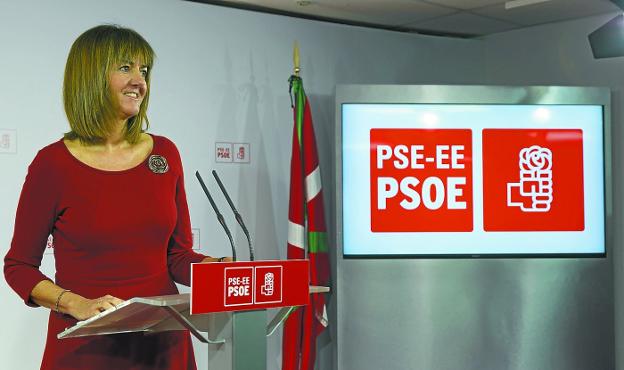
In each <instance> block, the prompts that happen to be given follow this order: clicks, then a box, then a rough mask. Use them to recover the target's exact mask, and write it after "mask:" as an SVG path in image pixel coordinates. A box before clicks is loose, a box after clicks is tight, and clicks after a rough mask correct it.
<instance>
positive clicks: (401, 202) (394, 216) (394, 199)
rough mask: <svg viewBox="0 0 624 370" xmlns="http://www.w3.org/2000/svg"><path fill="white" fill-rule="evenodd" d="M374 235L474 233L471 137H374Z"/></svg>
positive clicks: (418, 132) (383, 133)
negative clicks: (442, 232) (378, 233)
mask: <svg viewBox="0 0 624 370" xmlns="http://www.w3.org/2000/svg"><path fill="white" fill-rule="evenodd" d="M370 172H371V177H370V179H371V180H370V181H371V183H370V186H371V230H372V231H373V232H427V231H431V232H435V231H472V229H473V214H472V208H473V205H472V202H473V201H472V132H471V130H468V129H372V130H371V131H370Z"/></svg>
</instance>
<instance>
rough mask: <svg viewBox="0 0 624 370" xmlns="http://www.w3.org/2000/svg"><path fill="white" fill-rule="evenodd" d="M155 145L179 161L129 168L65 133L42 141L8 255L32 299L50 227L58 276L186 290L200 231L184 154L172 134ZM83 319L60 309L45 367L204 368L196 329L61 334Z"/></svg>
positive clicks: (125, 291)
mask: <svg viewBox="0 0 624 370" xmlns="http://www.w3.org/2000/svg"><path fill="white" fill-rule="evenodd" d="M152 137H153V139H154V148H153V151H152V154H156V155H161V156H162V157H164V158H165V159H166V161H167V163H168V165H169V170H168V171H167V172H166V173H162V174H158V173H154V172H152V171H151V170H150V168H149V167H148V163H147V160H146V161H144V162H143V163H141V164H140V165H138V166H136V167H134V168H131V169H128V170H125V171H103V170H98V169H95V168H92V167H89V166H88V165H86V164H84V163H82V162H80V161H79V160H78V159H76V158H75V157H74V156H73V155H72V154H71V153H70V152H69V150H68V149H67V147H66V146H65V144H64V143H63V141H62V140H60V141H58V142H56V143H53V144H51V145H49V146H47V147H45V148H43V149H42V150H40V151H39V153H38V154H37V156H36V157H35V159H34V160H33V162H32V163H31V165H30V166H29V168H28V175H27V176H26V181H25V183H24V187H23V188H22V194H21V196H20V200H19V205H18V208H17V215H16V219H15V232H14V235H13V241H12V242H11V248H10V250H9V252H8V253H7V255H6V257H5V259H4V274H5V277H6V280H7V282H8V283H9V285H10V286H11V287H12V288H13V289H14V290H15V291H16V292H17V294H19V296H20V297H21V298H22V299H23V300H24V301H25V302H26V304H28V305H30V306H36V305H35V304H34V303H33V302H32V301H30V299H29V295H30V292H31V291H32V289H33V287H34V286H35V285H36V284H37V283H39V282H40V281H42V280H44V279H48V277H46V276H45V275H43V274H42V273H41V272H40V271H39V266H40V264H41V258H42V255H43V252H44V250H45V248H46V241H47V239H48V235H50V234H52V236H53V238H54V257H55V263H56V277H55V282H56V284H58V285H59V286H61V287H62V288H64V289H70V290H71V291H72V292H74V293H77V294H80V295H82V296H84V297H86V298H90V299H93V298H98V297H101V296H103V295H106V294H111V295H113V296H116V297H119V298H121V299H129V298H132V297H136V296H154V295H164V294H176V293H177V292H178V290H177V288H176V286H175V284H174V281H175V282H178V283H181V284H185V285H188V284H189V279H190V264H191V263H193V262H199V261H201V260H202V259H203V258H204V256H203V255H201V254H198V253H195V252H193V251H192V249H191V246H192V233H191V226H190V219H189V212H188V205H187V202H186V193H185V191H184V176H183V171H182V163H181V161H180V155H179V153H178V150H177V148H176V147H175V145H174V144H173V143H172V142H171V141H170V140H168V139H166V138H164V137H159V136H152ZM75 323H76V320H75V319H73V318H72V317H70V316H68V315H60V314H57V313H54V312H51V313H50V319H49V322H48V335H47V342H46V348H45V353H44V355H43V360H42V363H41V368H42V369H55V370H57V369H107V370H109V369H137V370H138V369H185V370H187V369H195V368H196V365H195V359H194V356H193V348H192V345H191V341H190V336H189V334H188V332H186V331H179V332H166V333H161V334H155V335H149V336H144V335H143V334H141V333H132V334H115V335H107V336H97V337H84V338H75V339H62V340H59V339H57V338H56V336H57V334H58V333H60V332H61V331H63V330H64V329H65V328H67V327H70V326H72V325H74V324H75Z"/></svg>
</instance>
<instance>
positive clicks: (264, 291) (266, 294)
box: [255, 266, 282, 303]
mask: <svg viewBox="0 0 624 370" xmlns="http://www.w3.org/2000/svg"><path fill="white" fill-rule="evenodd" d="M281 301H282V266H266V267H265V266H262V267H260V266H258V267H256V301H255V302H256V303H276V302H281Z"/></svg>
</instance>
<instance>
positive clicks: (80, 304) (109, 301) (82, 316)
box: [65, 293, 123, 321]
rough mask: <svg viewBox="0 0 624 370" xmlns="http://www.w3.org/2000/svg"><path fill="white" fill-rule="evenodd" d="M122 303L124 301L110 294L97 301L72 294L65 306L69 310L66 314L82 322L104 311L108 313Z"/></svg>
mask: <svg viewBox="0 0 624 370" xmlns="http://www.w3.org/2000/svg"><path fill="white" fill-rule="evenodd" d="M68 295H69V293H68ZM122 302H123V300H121V299H119V298H117V297H113V296H112V295H108V294H107V295H105V296H103V297H100V298H96V299H87V298H84V297H82V296H80V295H78V294H71V295H70V296H69V297H67V303H66V304H65V306H66V307H67V309H66V312H65V313H67V314H68V315H71V316H73V317H74V318H75V319H77V320H79V321H82V320H86V319H88V318H90V317H93V316H95V315H97V314H99V313H100V312H102V311H106V310H107V309H109V308H112V307H117V306H118V305H120V304H121V303H122Z"/></svg>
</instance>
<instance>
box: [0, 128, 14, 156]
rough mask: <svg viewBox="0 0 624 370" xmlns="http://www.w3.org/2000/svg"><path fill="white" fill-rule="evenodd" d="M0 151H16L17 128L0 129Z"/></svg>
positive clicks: (12, 152) (9, 152) (8, 152)
mask: <svg viewBox="0 0 624 370" xmlns="http://www.w3.org/2000/svg"><path fill="white" fill-rule="evenodd" d="M0 153H5V154H15V153H17V130H7V129H0Z"/></svg>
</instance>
